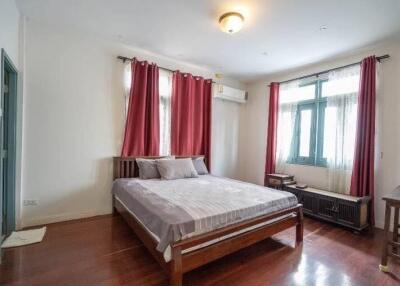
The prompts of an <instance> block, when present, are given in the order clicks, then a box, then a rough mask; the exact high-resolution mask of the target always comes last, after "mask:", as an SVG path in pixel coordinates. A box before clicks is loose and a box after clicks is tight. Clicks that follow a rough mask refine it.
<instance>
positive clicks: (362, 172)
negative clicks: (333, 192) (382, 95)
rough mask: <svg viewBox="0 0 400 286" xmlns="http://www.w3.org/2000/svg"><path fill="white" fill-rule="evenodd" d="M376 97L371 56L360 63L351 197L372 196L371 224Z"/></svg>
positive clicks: (374, 68)
mask: <svg viewBox="0 0 400 286" xmlns="http://www.w3.org/2000/svg"><path fill="white" fill-rule="evenodd" d="M375 97H376V58H375V56H371V57H368V58H365V59H364V60H363V61H362V62H361V72H360V89H359V95H358V113H357V130H356V145H355V146H356V147H355V153H354V163H353V173H352V176H351V186H350V194H351V195H353V196H357V197H361V196H370V197H371V208H370V209H371V210H370V212H371V216H370V220H371V223H373V222H374V207H373V206H374V204H373V198H374V151H375V100H376V98H375Z"/></svg>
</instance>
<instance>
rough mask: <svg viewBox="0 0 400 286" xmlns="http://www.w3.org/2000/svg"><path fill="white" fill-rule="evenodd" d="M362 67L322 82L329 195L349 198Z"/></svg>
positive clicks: (324, 155)
mask: <svg viewBox="0 0 400 286" xmlns="http://www.w3.org/2000/svg"><path fill="white" fill-rule="evenodd" d="M359 77H360V67H359V66H358V65H357V66H354V67H350V68H344V69H340V70H336V71H332V72H330V73H329V74H328V81H325V82H322V85H321V88H322V90H321V97H322V98H326V100H327V101H326V108H325V116H324V122H323V124H324V135H323V136H324V141H323V142H324V143H323V157H324V158H326V160H327V170H328V187H329V191H331V192H336V193H343V194H349V193H350V183H351V173H352V167H353V157H354V145H355V134H356V127H357V124H356V121H357V102H358V89H359Z"/></svg>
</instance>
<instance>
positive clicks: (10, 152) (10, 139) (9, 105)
mask: <svg viewBox="0 0 400 286" xmlns="http://www.w3.org/2000/svg"><path fill="white" fill-rule="evenodd" d="M0 74H1V107H0V190H1V196H0V199H1V204H0V208H1V224H0V228H1V241H3V240H4V238H5V237H6V236H8V235H9V234H10V233H11V232H12V231H13V230H15V163H16V162H15V161H16V118H17V81H18V71H17V69H16V68H15V66H14V64H13V63H12V61H11V59H10V58H9V57H8V55H7V53H6V52H5V51H4V49H2V50H1V71H0Z"/></svg>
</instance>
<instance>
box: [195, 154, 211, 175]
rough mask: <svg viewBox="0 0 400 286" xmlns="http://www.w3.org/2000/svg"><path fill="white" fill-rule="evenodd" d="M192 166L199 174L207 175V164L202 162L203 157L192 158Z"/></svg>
mask: <svg viewBox="0 0 400 286" xmlns="http://www.w3.org/2000/svg"><path fill="white" fill-rule="evenodd" d="M193 166H194V168H195V169H196V171H197V174H199V175H207V174H208V170H207V166H206V164H205V163H204V157H197V158H193Z"/></svg>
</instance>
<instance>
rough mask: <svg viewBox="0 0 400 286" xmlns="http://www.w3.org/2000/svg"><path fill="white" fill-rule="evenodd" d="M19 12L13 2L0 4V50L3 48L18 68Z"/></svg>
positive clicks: (10, 0)
mask: <svg viewBox="0 0 400 286" xmlns="http://www.w3.org/2000/svg"><path fill="white" fill-rule="evenodd" d="M19 21H20V19H19V12H18V9H17V6H16V5H15V2H14V0H1V3H0V49H1V48H3V49H4V50H5V51H6V52H7V54H8V56H9V57H10V58H11V59H12V61H13V62H14V64H15V65H16V66H17V67H18V53H19Z"/></svg>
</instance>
